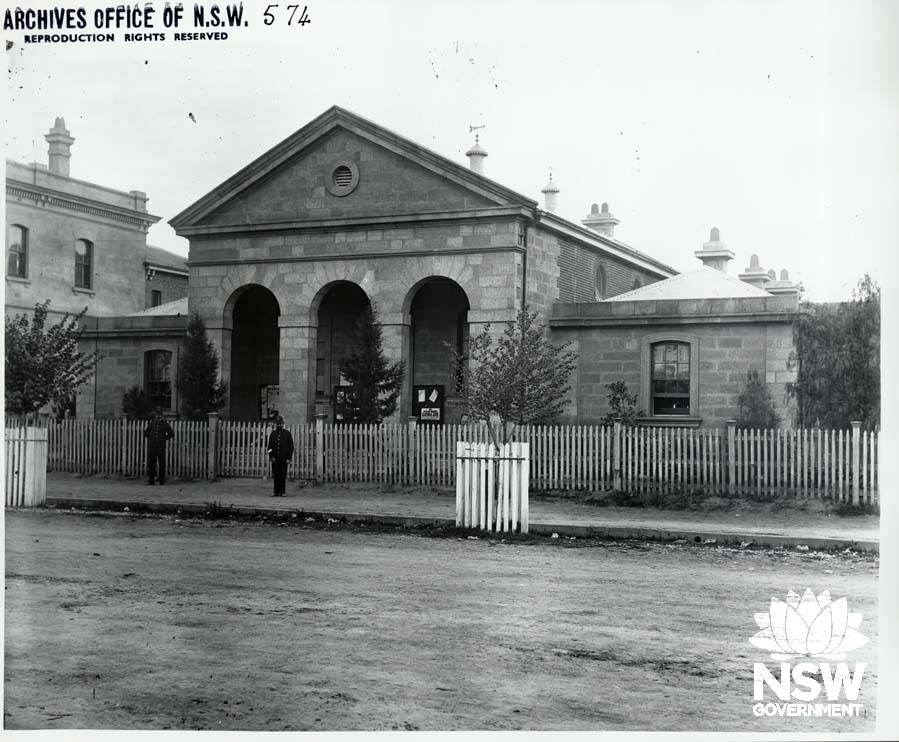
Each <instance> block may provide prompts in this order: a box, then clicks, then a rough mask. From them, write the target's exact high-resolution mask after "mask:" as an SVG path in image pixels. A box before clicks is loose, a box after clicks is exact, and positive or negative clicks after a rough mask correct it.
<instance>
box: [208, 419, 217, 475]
mask: <svg viewBox="0 0 899 742" xmlns="http://www.w3.org/2000/svg"><path fill="white" fill-rule="evenodd" d="M206 417H207V418H208V419H209V435H208V437H207V439H206V479H207V480H209V481H210V482H214V481H215V475H216V471H215V467H216V462H217V460H218V456H217V454H218V432H219V413H218V412H208V413H206Z"/></svg>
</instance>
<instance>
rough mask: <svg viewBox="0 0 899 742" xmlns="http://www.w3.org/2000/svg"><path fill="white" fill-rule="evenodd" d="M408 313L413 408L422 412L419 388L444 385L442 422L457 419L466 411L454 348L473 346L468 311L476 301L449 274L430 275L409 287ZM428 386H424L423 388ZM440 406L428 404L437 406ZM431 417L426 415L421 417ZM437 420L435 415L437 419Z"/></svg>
mask: <svg viewBox="0 0 899 742" xmlns="http://www.w3.org/2000/svg"><path fill="white" fill-rule="evenodd" d="M402 309H403V314H404V315H405V316H408V317H409V352H408V363H407V373H408V376H409V389H410V392H411V394H410V397H411V409H410V410H408V412H409V413H411V414H413V415H415V414H418V413H419V412H420V410H419V405H418V404H417V403H418V402H419V393H420V392H422V391H424V393H425V397H426V398H429V397H430V395H431V394H432V393H433V392H434V391H435V390H437V391H438V393H440V392H441V390H442V395H443V396H442V399H441V402H442V404H441V405H439V406H440V407H442V408H443V411H442V412H441V414H440V420H439V421H440V422H456V421H458V419H459V418H460V416H461V400H460V399H459V397H458V390H457V388H456V375H455V373H456V368H455V363H454V356H453V352H452V351H453V349H455V350H456V351H457V352H459V353H460V354H462V355H463V356H464V354H465V350H466V348H467V347H468V335H469V329H468V312H469V311H470V309H471V302H470V300H469V297H468V294H467V292H466V291H465V289H464V288H463V287H462V286H461V285H460V284H459V283H458V282H457V281H455V280H453V279H451V278H448V277H446V276H433V275H432V276H428V277H426V278H422V279H420V280H419V281H417V282H416V283H415V284H414V285H413V286H412V287H411V288H410V289H409V291H408V292H407V294H406V296H405V298H404V300H403V304H402ZM423 388H425V389H423ZM436 408H437V406H434V407H431V406H428V409H436ZM425 421H428V418H426V417H422V422H425ZM434 421H435V422H436V420H434Z"/></svg>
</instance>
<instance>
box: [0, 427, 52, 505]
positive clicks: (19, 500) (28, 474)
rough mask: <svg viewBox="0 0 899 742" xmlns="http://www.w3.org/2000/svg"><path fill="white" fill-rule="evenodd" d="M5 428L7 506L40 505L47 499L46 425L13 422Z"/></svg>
mask: <svg viewBox="0 0 899 742" xmlns="http://www.w3.org/2000/svg"><path fill="white" fill-rule="evenodd" d="M4 432H5V435H4V437H5V439H6V461H5V471H6V506H7V507H36V506H38V505H43V504H44V503H45V502H46V500H47V428H46V427H43V426H35V425H15V424H14V425H13V426H7V427H6V429H5V431H4Z"/></svg>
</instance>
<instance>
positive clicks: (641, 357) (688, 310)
mask: <svg viewBox="0 0 899 742" xmlns="http://www.w3.org/2000/svg"><path fill="white" fill-rule="evenodd" d="M797 309H798V306H797V301H796V299H795V297H770V298H767V299H766V298H763V297H759V298H751V299H722V300H691V301H671V302H616V303H609V304H593V305H571V304H569V305H561V304H560V305H557V306H556V307H555V311H554V313H553V319H552V320H551V323H550V324H551V332H552V337H553V339H554V340H557V339H558V340H561V339H569V338H572V336H574V338H576V344H577V349H578V351H579V353H580V358H579V364H578V370H577V374H576V375H575V377H574V383H573V385H574V391H573V394H572V404H571V414H570V415H569V416H568V419H569V421H571V422H578V423H587V424H592V423H596V422H599V420H600V419H601V418H602V417H603V416H604V415H606V414H607V413H608V412H609V411H610V410H609V406H608V399H607V397H608V393H609V392H608V389H607V388H606V385H607V384H610V383H612V382H615V381H624V382H625V383H626V384H627V386H628V388H629V390H630V391H631V393H633V394H637V395H638V399H637V405H638V408H640V409H643V410H644V411H646V412H647V414H649V413H650V400H649V399H648V398H646V397H647V396H648V394H647V390H648V384H647V383H646V382H647V378H644V377H648V374H649V373H650V372H649V369H648V368H647V366H646V360H645V353H646V350H645V346H646V345H647V344H648V342H649V341H650V340H651V341H653V342H655V341H664V340H665V338H666V336H667V337H670V338H673V339H678V340H683V339H687V340H690V341H693V342H695V344H696V345H695V348H696V351H697V352H696V354H695V355H693V357H691V375H693V374H696V375H697V376H698V389H697V394H696V396H695V399H693V398H691V417H699V418H701V424H702V426H703V427H722V426H723V425H724V424H725V421H726V420H728V419H730V418H734V417H736V416H737V414H738V402H737V400H738V397H739V394H740V392H741V391H742V390H743V388H744V387H745V384H746V381H747V374H748V373H749V372H750V371H752V370H755V371H758V373H759V376H760V377H761V378H762V379H763V380H764V381H765V382H766V383H767V385H768V389H769V390H770V392H771V396H772V400H773V402H774V405H775V408H776V409H777V411H778V413H779V414H780V415H781V417H782V418H783V421H784V424H785V425H786V426H789V425H790V424H791V423H792V418H793V414H794V404H793V402H792V401H791V400H790V398H789V397H788V395H787V385H788V384H789V383H790V382H791V381H794V380H795V370H794V368H793V367H792V364H791V361H790V359H791V354H792V351H793V348H794V346H793V334H792V333H793V329H792V320H793V319H794V318H795V316H796V312H797Z"/></svg>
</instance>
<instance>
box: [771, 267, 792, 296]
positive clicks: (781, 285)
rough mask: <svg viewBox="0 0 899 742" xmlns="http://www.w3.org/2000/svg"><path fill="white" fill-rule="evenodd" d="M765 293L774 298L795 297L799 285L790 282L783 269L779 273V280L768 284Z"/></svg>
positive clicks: (785, 270) (787, 274)
mask: <svg viewBox="0 0 899 742" xmlns="http://www.w3.org/2000/svg"><path fill="white" fill-rule="evenodd" d="M771 273H774V271H771ZM769 275H770V274H769ZM765 291H767V292H768V293H769V294H774V295H775V296H781V295H786V296H797V295H798V294H799V284H798V283H795V282H793V281H791V280H790V274H789V273H787V269H786V268H784V269H783V270H781V272H780V280H779V281H772V282H771V283H769V284H768V285H767V286H765Z"/></svg>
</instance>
